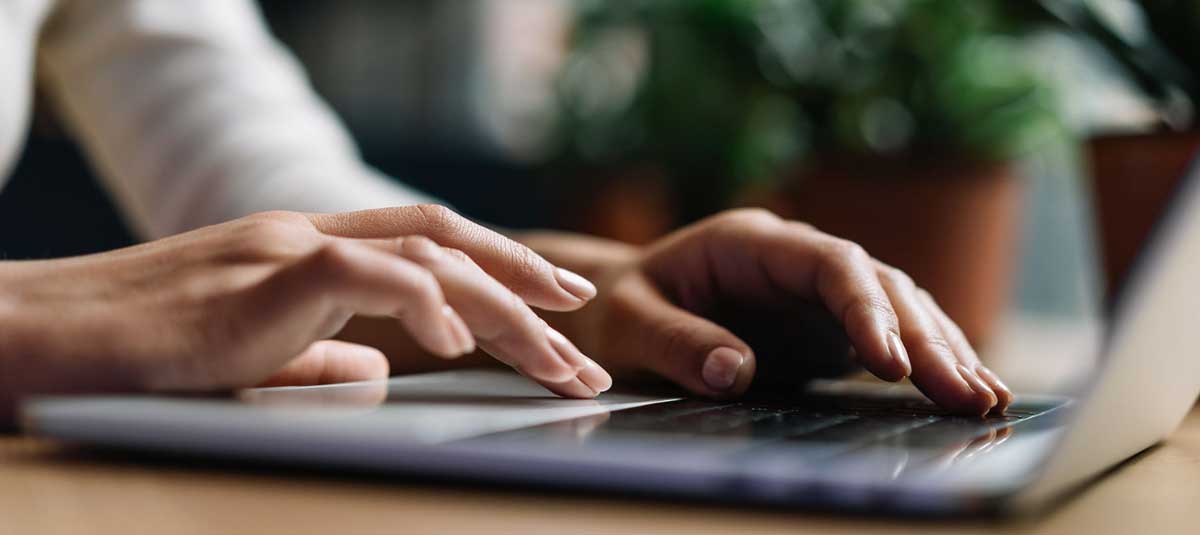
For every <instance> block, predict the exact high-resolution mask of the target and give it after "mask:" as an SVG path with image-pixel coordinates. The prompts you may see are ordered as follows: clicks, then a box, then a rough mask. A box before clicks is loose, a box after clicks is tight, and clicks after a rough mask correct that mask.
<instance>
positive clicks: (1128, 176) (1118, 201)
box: [1087, 132, 1200, 298]
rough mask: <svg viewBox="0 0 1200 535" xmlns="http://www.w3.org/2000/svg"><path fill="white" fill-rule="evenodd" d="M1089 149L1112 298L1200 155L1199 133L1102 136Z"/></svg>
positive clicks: (1101, 237) (1109, 292) (1102, 246)
mask: <svg viewBox="0 0 1200 535" xmlns="http://www.w3.org/2000/svg"><path fill="white" fill-rule="evenodd" d="M1087 147H1088V154H1087V157H1088V163H1089V165H1090V167H1091V175H1092V180H1093V183H1094V186H1093V192H1094V194H1095V197H1096V216H1097V219H1098V220H1099V225H1100V248H1101V254H1102V257H1103V260H1104V272H1105V274H1106V284H1107V288H1106V290H1107V295H1108V297H1109V298H1111V297H1112V296H1113V294H1114V292H1115V291H1116V289H1117V287H1118V285H1119V284H1120V282H1121V280H1122V279H1124V277H1125V275H1126V273H1127V272H1128V271H1129V268H1130V267H1131V265H1132V263H1133V261H1134V258H1135V257H1136V256H1137V254H1138V252H1139V251H1140V250H1141V248H1142V245H1143V242H1144V241H1145V240H1146V237H1147V236H1149V234H1150V231H1151V230H1152V229H1153V227H1154V224H1155V222H1156V221H1158V218H1159V216H1160V215H1161V214H1162V210H1163V208H1164V207H1165V206H1166V203H1167V200H1168V199H1169V198H1170V197H1171V194H1172V192H1173V191H1174V190H1175V187H1176V185H1177V184H1178V183H1179V180H1180V178H1182V177H1183V175H1184V174H1185V173H1186V172H1187V169H1188V165H1189V164H1190V163H1191V161H1192V160H1193V158H1195V157H1196V155H1197V153H1200V132H1161V133H1152V134H1136V135H1123V136H1104V137H1098V138H1095V139H1092V140H1091V141H1089V142H1088V146H1087Z"/></svg>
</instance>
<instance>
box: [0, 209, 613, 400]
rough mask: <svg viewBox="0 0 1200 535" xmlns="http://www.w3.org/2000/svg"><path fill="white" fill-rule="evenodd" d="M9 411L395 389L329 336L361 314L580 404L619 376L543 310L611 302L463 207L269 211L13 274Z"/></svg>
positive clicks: (371, 352)
mask: <svg viewBox="0 0 1200 535" xmlns="http://www.w3.org/2000/svg"><path fill="white" fill-rule="evenodd" d="M0 289H2V290H0V326H2V327H0V402H3V404H2V405H0V406H7V405H9V404H11V402H12V401H14V399H16V398H17V397H19V396H22V395H26V394H31V393H47V392H83V391H93V392H94V391H128V390H155V391H164V390H168V391H197V390H218V389H230V388H236V387H244V386H252V385H256V384H267V385H281V384H293V385H300V384H314V383H328V382H342V381H351V380H362V379H373V378H382V377H386V376H387V373H388V364H387V361H386V360H385V359H384V356H383V355H382V354H381V353H380V352H379V351H377V350H375V349H373V348H370V347H365V346H361V345H355V344H350V343H346V342H336V341H328V340H326V339H327V338H329V337H331V336H332V335H334V334H335V333H337V332H338V331H339V330H340V329H341V327H342V326H343V325H344V324H345V323H346V321H347V320H348V319H349V318H350V317H351V316H352V315H355V314H361V315H370V316H390V317H394V318H397V320H398V322H399V324H400V326H401V327H402V328H403V329H404V330H405V331H407V333H408V334H409V335H410V336H412V337H413V338H414V339H415V340H416V341H417V342H418V343H419V344H420V346H422V347H423V348H424V349H425V350H427V351H429V352H431V353H434V354H436V355H439V356H442V357H445V358H454V357H457V356H459V355H463V354H466V353H469V352H471V351H473V350H474V348H475V345H476V343H478V345H479V346H480V347H481V348H483V349H484V350H486V351H487V352H488V353H490V354H491V355H493V356H494V357H495V358H497V359H499V360H501V361H503V362H504V363H506V364H508V365H510V366H512V367H514V368H517V369H518V370H520V371H521V373H524V374H525V375H527V376H529V377H532V378H534V379H536V380H538V381H539V382H541V383H543V384H545V385H546V386H547V387H548V388H551V389H552V390H554V391H555V392H557V393H559V394H561V395H564V396H572V397H592V396H595V395H596V394H597V393H598V392H600V391H603V390H605V389H607V388H608V387H609V386H610V385H611V378H609V376H608V374H607V373H605V372H604V371H603V370H602V369H601V368H599V367H598V366H596V365H595V364H594V363H593V362H592V361H590V360H588V359H587V357H585V356H584V355H583V354H582V353H580V352H579V350H578V349H576V348H575V346H573V345H572V344H571V343H570V342H568V341H567V340H566V338H564V337H563V336H562V335H561V334H559V333H558V332H557V331H555V330H553V329H551V328H550V327H549V326H548V325H547V324H546V323H545V322H544V321H543V320H541V319H540V318H539V317H538V316H537V315H536V314H534V312H533V311H532V310H531V309H530V308H529V305H536V306H538V307H542V308H545V309H551V310H573V309H576V308H579V307H581V306H583V304H584V303H586V302H587V301H588V300H589V299H590V298H592V297H593V296H594V295H595V293H596V290H595V288H594V287H593V286H592V285H591V284H590V283H589V282H587V281H586V280H585V279H583V278H582V277H579V276H578V275H575V274H573V273H570V272H568V271H565V270H562V269H558V268H556V267H554V266H553V265H551V264H550V263H549V262H547V261H546V260H545V259H543V258H542V257H540V256H538V255H537V254H534V253H533V252H532V251H530V250H529V249H528V248H526V247H525V246H523V245H520V244H517V243H515V242H512V241H510V240H508V239H507V238H504V237H502V236H500V235H498V234H496V233H494V232H491V231H489V230H487V229H485V228H483V227H480V226H478V225H475V224H473V223H471V222H469V221H467V220H465V219H463V218H461V217H459V216H457V215H455V214H454V213H453V212H451V211H450V210H447V209H445V208H442V207H437V206H416V207H405V208H394V209H385V210H374V211H367V212H358V213H351V214H333V215H303V214H298V213H288V212H276V213H266V214H258V215H253V216H250V217H246V218H243V219H239V220H236V221H232V222H229V223H225V224H222V225H217V226H213V227H207V228H203V229H200V230H196V231H193V232H189V233H186V234H181V235H178V236H174V237H171V238H167V239H163V240H159V241H155V242H151V243H147V244H144V245H140V246H136V247H131V248H128V249H122V250H118V251H113V252H109V253H104V254H98V255H92V256H84V257H79V258H71V259H63V260H50V261H35V262H0Z"/></svg>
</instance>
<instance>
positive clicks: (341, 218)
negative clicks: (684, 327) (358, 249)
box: [309, 205, 596, 310]
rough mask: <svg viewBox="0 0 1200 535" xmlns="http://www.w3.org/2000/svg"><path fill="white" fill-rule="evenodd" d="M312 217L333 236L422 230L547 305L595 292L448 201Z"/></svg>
mask: <svg viewBox="0 0 1200 535" xmlns="http://www.w3.org/2000/svg"><path fill="white" fill-rule="evenodd" d="M309 217H310V219H311V220H312V222H313V225H314V226H316V227H317V229H318V230H320V231H321V232H323V233H325V234H330V235H334V236H341V237H346V238H368V239H369V238H395V237H399V236H413V235H420V236H426V237H428V238H430V239H432V240H433V241H435V242H437V243H438V244H440V245H443V246H446V247H452V248H455V249H459V250H462V251H463V252H465V253H466V254H467V255H469V256H470V257H471V258H473V259H474V260H475V261H476V262H477V263H478V264H479V266H480V267H482V268H483V270H484V271H486V272H487V273H488V274H490V275H491V276H492V277H494V278H495V279H496V280H498V281H500V283H501V284H503V285H504V286H506V287H507V288H509V289H510V290H512V291H513V292H514V293H516V294H517V295H519V296H521V298H522V299H524V300H525V302H527V303H529V304H531V305H533V306H537V307H540V308H544V309H547V310H575V309H577V308H579V307H581V306H583V305H584V304H586V303H587V301H588V300H590V299H591V298H593V297H595V296H596V287H595V286H594V285H593V284H592V283H591V282H589V281H588V280H587V279H585V278H583V277H582V276H580V275H578V274H575V273H573V272H571V271H568V270H566V269H562V268H558V267H556V266H554V265H553V264H551V263H550V262H548V261H547V260H546V259H544V258H542V257H541V256H540V255H538V254H537V253H535V252H533V250H532V249H530V248H528V247H526V246H524V245H522V244H520V243H517V242H515V241H513V240H510V239H508V238H506V237H504V236H502V235H501V234H499V233H497V232H494V231H492V230H490V229H487V228H485V227H483V226H481V225H478V224H476V223H473V222H471V221H469V220H467V219H466V218H464V217H462V216H460V215H458V214H456V213H454V211H453V210H450V209H449V208H446V207H444V206H437V205H420V206H406V207H399V208H385V209H379V210H367V211H363V212H352V213H342V214H313V215H310V216H309Z"/></svg>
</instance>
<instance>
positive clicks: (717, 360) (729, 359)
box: [700, 347, 746, 392]
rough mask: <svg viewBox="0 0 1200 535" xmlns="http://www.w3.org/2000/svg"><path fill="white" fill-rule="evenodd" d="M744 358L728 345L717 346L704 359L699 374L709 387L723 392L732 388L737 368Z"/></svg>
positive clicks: (735, 380) (740, 365)
mask: <svg viewBox="0 0 1200 535" xmlns="http://www.w3.org/2000/svg"><path fill="white" fill-rule="evenodd" d="M745 361H746V358H745V357H743V356H742V354H741V353H739V352H738V351H737V350H735V349H732V348H728V347H718V348H716V349H714V350H712V351H711V352H710V353H709V354H708V357H707V358H705V359H704V366H703V368H702V369H701V370H700V376H701V377H702V378H703V379H704V384H706V385H708V387H709V388H711V389H713V390H717V391H720V392H724V391H726V390H729V389H730V388H733V384H734V383H735V382H737V376H738V369H739V368H741V367H742V363H743V362H745Z"/></svg>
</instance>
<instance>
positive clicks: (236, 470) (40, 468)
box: [0, 408, 1200, 535]
mask: <svg viewBox="0 0 1200 535" xmlns="http://www.w3.org/2000/svg"><path fill="white" fill-rule="evenodd" d="M1198 529H1200V408H1197V410H1196V411H1194V412H1193V413H1192V414H1191V416H1190V417H1189V418H1188V420H1187V422H1186V423H1185V424H1184V427H1183V428H1182V429H1181V430H1179V431H1178V432H1177V433H1176V434H1175V435H1174V436H1173V437H1172V438H1171V439H1170V440H1169V441H1168V442H1166V443H1165V444H1163V445H1162V446H1160V447H1158V448H1156V449H1154V450H1152V451H1150V452H1148V453H1146V454H1144V455H1142V456H1140V457H1138V458H1136V459H1134V460H1132V461H1131V462H1129V463H1126V464H1125V465H1124V466H1122V467H1121V468H1119V469H1118V470H1116V471H1115V472H1114V473H1112V474H1110V475H1108V476H1107V477H1105V478H1104V479H1103V480H1101V481H1100V482H1099V483H1097V484H1095V485H1093V486H1091V487H1090V488H1089V489H1087V490H1086V491H1085V492H1083V493H1082V494H1080V495H1079V496H1077V497H1076V498H1074V499H1072V500H1070V501H1068V502H1067V503H1065V504H1064V505H1063V506H1061V507H1059V508H1058V509H1056V510H1055V511H1054V512H1052V513H1050V514H1048V515H1046V516H1045V517H1042V518H1038V519H1034V520H1026V521H1020V522H1014V521H993V522H991V523H981V522H970V523H954V524H946V523H934V522H928V521H926V522H920V521H885V520H864V519H855V518H852V517H837V516H828V515H811V514H802V513H789V512H783V511H777V510H755V509H746V508H733V507H719V506H706V505H699V504H688V503H675V502H662V501H635V500H628V499H619V498H605V497H596V496H577V495H569V494H563V493H553V494H552V493H537V492H505V491H503V490H498V489H493V490H488V489H479V488H471V487H468V486H466V485H458V486H453V485H438V484H428V483H426V484H418V483H411V482H408V483H406V482H404V481H403V480H398V479H383V478H363V477H353V476H339V475H334V474H317V473H312V472H297V471H293V470H278V469H275V470H267V469H257V468H251V467H246V466H229V465H218V466H202V465H198V463H196V462H190V463H189V462H186V461H172V460H152V461H146V460H143V459H138V458H134V457H122V456H115V455H111V454H106V455H102V454H96V453H90V452H87V451H81V450H79V449H75V448H72V447H69V446H64V445H61V444H56V443H54V442H50V441H45V440H40V439H33V438H28V437H20V436H0V533H23V534H24V533H56V534H58V533H62V534H71V533H100V534H105V533H141V532H146V533H213V532H219V533H231V532H236V533H246V532H253V533H288V534H300V533H334V532H337V533H369V532H389V533H394V532H423V533H485V532H490V533H523V534H536V533H553V534H560V533H571V532H586V533H648V532H655V533H687V534H699V533H733V532H736V533H868V532H873V531H878V532H885V531H886V532H888V533H920V534H922V535H925V534H928V533H930V532H954V533H1000V532H1003V533H1014V532H1020V533H1134V532H1138V533H1184V532H1186V533H1195V532H1197V530H1198ZM10 530H11V531H10Z"/></svg>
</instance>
